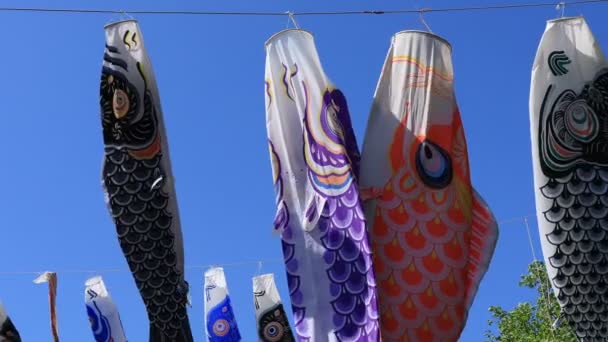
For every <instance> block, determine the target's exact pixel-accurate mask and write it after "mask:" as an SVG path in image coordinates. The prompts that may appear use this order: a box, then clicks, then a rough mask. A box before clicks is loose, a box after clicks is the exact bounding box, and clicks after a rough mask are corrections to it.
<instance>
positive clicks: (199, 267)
mask: <svg viewBox="0 0 608 342" xmlns="http://www.w3.org/2000/svg"><path fill="white" fill-rule="evenodd" d="M529 218H536V216H535V215H527V216H519V217H512V218H509V219H505V220H501V221H499V222H498V226H499V227H500V226H501V225H504V224H508V223H513V222H521V221H522V220H523V221H524V222H525V223H526V226H527V222H528V219H529ZM528 235H529V237H530V247H531V248H532V253H533V254H535V252H534V246H533V245H532V240H531V236H530V232H529V228H528ZM534 259H536V256H535V257H534ZM277 263H283V259H269V260H252V261H241V262H233V263H224V264H209V265H192V266H186V267H185V269H187V270H206V269H208V268H210V267H239V266H250V265H257V266H258V268H259V265H260V264H277ZM47 271H48V270H47ZM44 272H46V271H8V272H0V277H3V276H19V275H32V274H34V275H40V274H43V273H44ZM53 272H55V273H57V274H66V273H70V274H94V273H96V274H100V273H126V272H130V271H129V269H128V268H106V269H98V270H83V269H80V270H78V269H74V270H54V271H53Z"/></svg>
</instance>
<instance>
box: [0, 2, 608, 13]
mask: <svg viewBox="0 0 608 342" xmlns="http://www.w3.org/2000/svg"><path fill="white" fill-rule="evenodd" d="M598 3H608V0H578V1H569V2H563V1H562V2H542V3H528V4H505V5H493V6H470V7H447V8H423V9H404V10H360V11H314V12H306V11H304V12H289V11H288V12H227V11H170V10H130V11H126V10H113V9H84V8H83V9H77V8H46V7H0V12H2V11H3V12H47V13H48V12H50V13H88V14H91V13H96V14H151V15H235V16H284V15H286V16H289V15H299V16H302V15H309V16H315V15H380V14H421V13H432V12H465V11H468V12H471V11H487V10H505V9H522V8H538V7H556V6H562V7H561V8H562V9H563V7H564V6H571V5H586V4H598Z"/></svg>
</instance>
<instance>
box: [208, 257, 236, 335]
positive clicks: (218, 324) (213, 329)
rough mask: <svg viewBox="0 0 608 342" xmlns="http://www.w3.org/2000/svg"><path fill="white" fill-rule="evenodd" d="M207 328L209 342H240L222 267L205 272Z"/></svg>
mask: <svg viewBox="0 0 608 342" xmlns="http://www.w3.org/2000/svg"><path fill="white" fill-rule="evenodd" d="M204 286H205V320H206V323H205V326H206V335H207V338H208V339H209V342H239V341H241V334H240V332H239V328H238V325H237V323H236V317H235V315H234V311H233V309H232V303H231V302H230V295H229V294H228V284H227V283H226V277H225V276H224V269H223V268H221V267H215V268H210V269H209V270H207V271H206V272H205V284H204Z"/></svg>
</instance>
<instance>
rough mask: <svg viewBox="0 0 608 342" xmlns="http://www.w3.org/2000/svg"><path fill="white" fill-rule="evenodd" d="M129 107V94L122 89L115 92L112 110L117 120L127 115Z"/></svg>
mask: <svg viewBox="0 0 608 342" xmlns="http://www.w3.org/2000/svg"><path fill="white" fill-rule="evenodd" d="M129 107H130V103H129V97H128V96H127V93H125V91H124V90H122V89H116V90H114V97H113V99H112V108H113V110H114V116H116V118H117V119H120V118H122V117H124V116H125V115H127V112H128V111H129Z"/></svg>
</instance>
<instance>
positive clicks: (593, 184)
mask: <svg viewBox="0 0 608 342" xmlns="http://www.w3.org/2000/svg"><path fill="white" fill-rule="evenodd" d="M542 193H543V195H544V196H545V197H547V198H551V199H552V200H553V207H552V208H551V209H550V210H549V211H547V212H546V213H545V217H546V219H547V220H548V221H549V222H551V223H554V224H555V229H554V230H553V231H552V232H551V233H550V234H547V239H548V241H549V242H550V243H551V244H553V245H555V246H556V247H557V251H556V253H555V254H554V255H553V256H552V257H550V258H549V263H550V264H551V265H552V266H553V267H555V268H556V269H557V275H556V277H554V278H553V285H554V286H555V288H557V289H558V296H557V298H558V301H559V304H560V306H561V307H562V312H563V314H564V315H565V317H566V319H567V320H568V322H570V324H571V325H572V326H573V327H574V329H575V332H576V334H577V336H578V337H580V338H585V341H606V340H607V339H608V218H607V217H606V216H607V214H608V170H602V169H598V168H596V167H577V168H576V170H575V172H574V173H572V174H571V175H569V176H566V177H562V178H557V179H551V180H550V181H549V183H548V184H547V185H546V186H545V187H543V188H542Z"/></svg>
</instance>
